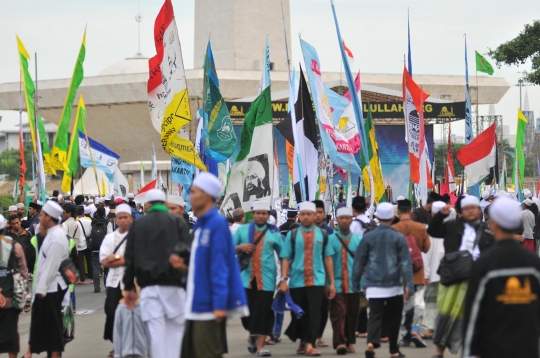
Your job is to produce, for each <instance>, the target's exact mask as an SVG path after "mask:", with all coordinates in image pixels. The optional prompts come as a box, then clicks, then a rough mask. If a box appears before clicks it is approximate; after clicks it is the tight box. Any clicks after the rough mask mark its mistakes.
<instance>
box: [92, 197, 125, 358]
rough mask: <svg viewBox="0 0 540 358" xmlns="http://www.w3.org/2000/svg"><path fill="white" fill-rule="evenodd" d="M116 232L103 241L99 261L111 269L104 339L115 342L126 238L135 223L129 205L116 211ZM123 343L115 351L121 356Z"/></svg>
mask: <svg viewBox="0 0 540 358" xmlns="http://www.w3.org/2000/svg"><path fill="white" fill-rule="evenodd" d="M115 210H116V211H115V214H116V216H115V217H114V221H115V223H116V230H115V231H114V232H112V233H109V234H107V235H106V236H105V238H104V239H103V242H102V244H101V247H100V249H99V261H100V262H101V263H102V264H103V266H104V267H106V268H108V269H109V273H108V274H107V280H106V281H105V287H106V289H107V296H106V297H105V315H106V319H105V330H104V333H103V339H105V340H109V341H111V342H113V328H114V317H115V312H116V308H117V307H118V303H119V302H120V300H121V299H122V289H123V288H124V285H123V284H122V278H123V277H124V265H125V260H124V253H125V251H126V237H127V233H128V230H129V227H130V225H131V223H132V221H133V216H132V215H131V208H130V207H129V205H127V204H120V205H118V206H117V207H116V209H115ZM121 345H122V342H117V346H116V347H115V349H114V351H115V352H117V353H118V354H119V355H123V354H122V353H120V352H121V349H122V347H121Z"/></svg>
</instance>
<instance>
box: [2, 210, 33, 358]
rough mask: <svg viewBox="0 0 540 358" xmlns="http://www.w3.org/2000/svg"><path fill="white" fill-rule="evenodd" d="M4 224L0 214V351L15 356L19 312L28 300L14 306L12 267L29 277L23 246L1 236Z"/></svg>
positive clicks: (26, 308) (18, 346)
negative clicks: (0, 255) (0, 275)
mask: <svg viewBox="0 0 540 358" xmlns="http://www.w3.org/2000/svg"><path fill="white" fill-rule="evenodd" d="M5 224H6V220H5V219H4V216H3V215H1V214H0V252H1V253H3V255H2V259H1V260H0V272H2V279H1V280H0V304H1V306H0V337H2V338H1V340H2V342H1V344H0V352H5V353H8V356H9V357H17V354H18V352H19V350H20V345H19V327H18V324H19V314H20V312H21V311H20V310H21V309H22V308H23V307H24V309H25V311H26V312H28V311H29V309H30V301H29V300H25V301H23V302H18V304H19V307H20V308H18V307H17V308H16V307H14V300H13V297H14V296H15V293H14V280H13V273H12V269H15V270H16V271H15V270H14V272H18V273H20V274H21V275H22V277H23V278H24V279H25V280H28V279H29V277H28V269H27V266H26V261H25V254H24V250H23V247H22V245H21V244H20V243H19V242H18V241H17V240H15V239H13V240H12V239H11V238H9V237H4V236H3V234H2V233H3V231H4V227H5ZM8 258H10V259H11V260H13V262H12V264H13V265H12V264H8ZM11 260H10V261H11ZM13 266H15V267H13ZM25 298H26V297H25Z"/></svg>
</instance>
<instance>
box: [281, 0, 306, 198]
mask: <svg viewBox="0 0 540 358" xmlns="http://www.w3.org/2000/svg"><path fill="white" fill-rule="evenodd" d="M281 19H282V23H283V38H284V40H285V54H286V56H287V76H288V77H287V78H288V81H289V107H290V108H289V110H290V111H291V125H292V131H293V138H294V145H295V147H297V148H299V146H298V144H299V143H298V134H297V133H296V106H295V102H294V91H295V88H294V84H293V83H292V78H291V60H290V57H289V45H288V44H287V26H286V24H285V10H284V9H283V0H281ZM298 97H299V98H298V99H300V101H302V102H300V103H301V104H302V112H303V111H304V106H303V104H304V102H303V99H302V97H301V94H300V93H299V94H298ZM295 152H296V151H295ZM296 153H298V152H296ZM293 156H294V157H295V158H294V159H295V161H296V165H297V166H298V175H299V176H300V178H299V179H300V180H299V183H300V200H301V201H304V199H307V197H308V196H307V194H308V193H306V188H305V185H304V184H305V183H304V170H303V167H302V161H301V159H300V157H299V156H298V155H294V152H293ZM295 161H293V164H294V162H295ZM292 181H293V188H294V166H293V170H292Z"/></svg>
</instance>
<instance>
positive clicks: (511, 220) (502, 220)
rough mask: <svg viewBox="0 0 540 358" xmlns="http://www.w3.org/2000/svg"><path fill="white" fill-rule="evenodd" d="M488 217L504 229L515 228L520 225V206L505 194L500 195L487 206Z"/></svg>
mask: <svg viewBox="0 0 540 358" xmlns="http://www.w3.org/2000/svg"><path fill="white" fill-rule="evenodd" d="M489 218H490V220H491V221H494V222H495V223H496V224H497V225H498V226H500V227H501V228H503V229H506V230H515V229H518V228H519V227H520V226H521V207H520V205H519V203H518V202H517V201H515V200H513V199H511V198H509V197H507V196H501V197H499V198H497V199H495V200H494V201H493V204H491V205H490V206H489Z"/></svg>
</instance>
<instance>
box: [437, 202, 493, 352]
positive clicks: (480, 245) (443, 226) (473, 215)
mask: <svg viewBox="0 0 540 358" xmlns="http://www.w3.org/2000/svg"><path fill="white" fill-rule="evenodd" d="M496 200H499V199H495V201H496ZM460 202H461V217H459V218H458V219H456V220H450V221H446V222H443V221H444V219H445V218H446V217H447V216H448V214H449V213H450V208H449V207H448V206H445V207H443V208H441V210H440V212H439V213H438V214H436V215H435V216H434V217H433V219H432V220H431V224H430V225H429V227H428V234H429V235H431V237H432V238H433V239H434V240H436V239H440V238H442V239H443V242H444V250H445V254H446V255H449V254H451V253H455V252H458V251H468V252H469V254H470V255H471V256H472V258H473V260H476V259H478V257H480V255H481V254H483V253H484V252H486V250H487V249H488V248H490V247H491V246H493V244H494V242H495V239H494V238H493V233H492V232H491V231H490V230H489V227H488V224H487V223H485V222H482V210H481V208H480V201H479V200H478V198H477V197H475V196H472V195H466V196H464V197H462V198H460ZM492 205H493V204H492ZM490 208H491V206H490ZM490 211H491V210H490ZM440 280H441V282H452V280H453V278H452V277H443V276H441V279H440ZM466 287H467V282H466V281H460V282H456V283H453V284H452V285H450V286H442V287H441V286H439V295H440V296H439V302H438V304H437V306H438V307H442V308H443V309H442V310H440V311H438V315H437V321H440V323H439V325H438V326H437V329H436V330H435V335H434V336H433V343H435V345H436V350H435V355H440V356H443V355H444V351H445V349H446V348H449V349H450V350H451V351H453V352H454V351H455V352H457V351H458V350H459V349H460V347H461V345H462V344H461V343H462V339H463V336H462V335H461V334H457V333H456V332H457V331H459V327H461V324H462V317H463V307H464V305H463V300H461V299H459V298H457V297H456V296H453V295H451V292H456V291H455V290H466ZM441 297H442V300H443V302H440V301H441ZM449 316H450V317H452V318H455V319H452V320H447V319H446V317H449Z"/></svg>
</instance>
